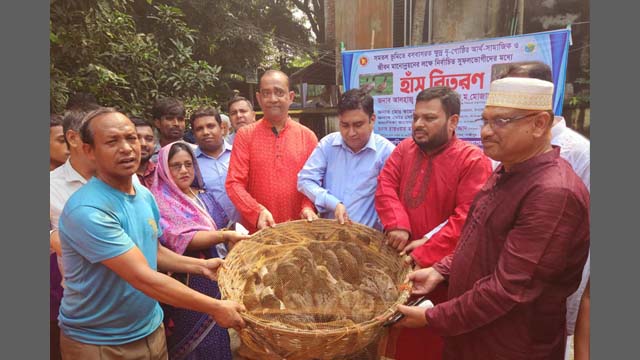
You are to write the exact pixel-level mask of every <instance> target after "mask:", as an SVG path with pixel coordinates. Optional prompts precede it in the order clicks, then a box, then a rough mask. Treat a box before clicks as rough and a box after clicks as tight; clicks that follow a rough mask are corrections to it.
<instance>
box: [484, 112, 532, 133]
mask: <svg viewBox="0 0 640 360" xmlns="http://www.w3.org/2000/svg"><path fill="white" fill-rule="evenodd" d="M542 112H544V111H538V112H536V113H532V114H526V115H521V116H515V117H511V118H496V119H492V120H489V119H485V118H484V117H482V118H480V119H479V120H482V126H484V125H487V124H488V125H489V126H491V128H492V129H499V128H503V127H505V126H507V124H509V123H510V122H513V121H516V120H520V119H525V118H528V117H530V116H534V115H538V114H540V113H542Z"/></svg>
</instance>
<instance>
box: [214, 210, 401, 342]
mask: <svg viewBox="0 0 640 360" xmlns="http://www.w3.org/2000/svg"><path fill="white" fill-rule="evenodd" d="M307 225H310V226H323V227H331V228H334V229H336V230H339V229H347V230H351V231H353V230H356V232H358V231H359V232H362V233H365V234H367V233H369V234H371V235H373V236H372V237H371V240H372V241H376V242H379V244H376V245H378V246H386V245H383V244H382V241H383V238H384V235H383V234H382V233H381V232H379V231H377V230H375V229H372V228H370V227H367V226H365V225H362V224H357V223H352V224H345V225H340V224H338V223H337V222H336V221H335V220H328V219H317V220H314V221H313V222H311V223H309V222H308V221H307V220H295V221H289V222H285V223H280V224H277V225H276V226H275V227H273V228H265V229H262V230H260V231H258V232H256V233H255V234H253V236H252V238H254V237H261V236H264V235H265V233H266V234H268V233H270V232H274V231H278V230H279V229H283V228H288V227H293V226H295V227H301V226H307ZM274 234H277V232H276V233H274ZM248 240H251V239H248ZM392 251H395V250H392ZM237 254H238V253H237V252H234V251H233V250H232V251H230V252H229V254H228V255H227V258H226V260H225V263H230V262H233V261H234V258H235V257H236V256H238V255H237ZM397 261H398V263H399V264H400V268H401V271H402V272H404V274H403V275H406V274H407V273H408V272H409V271H410V270H411V269H410V267H409V265H408V264H406V263H404V261H403V260H402V258H401V257H399V256H398V257H397ZM230 276H232V275H231V274H230V271H229V270H228V269H226V266H225V267H222V268H221V269H220V270H219V272H218V283H219V288H220V293H221V295H222V298H223V299H227V300H234V301H238V302H241V301H240V299H235V298H233V297H232V294H233V292H234V291H233V290H234V289H232V288H230V286H231V285H230V284H232V283H233V281H230V280H231V279H230V278H229V277H230ZM243 285H244V284H243ZM410 288H411V283H408V282H403V284H402V288H401V289H399V295H398V298H397V299H396V301H395V302H394V303H393V305H391V306H390V307H389V308H387V309H386V310H385V312H384V313H382V314H381V315H378V316H376V317H375V318H373V319H370V320H367V321H364V322H361V323H356V324H354V325H350V326H345V327H342V328H336V329H299V328H295V327H292V326H287V325H285V324H282V325H280V324H281V323H278V322H274V321H272V320H264V319H262V318H260V317H258V316H254V315H251V314H249V313H246V312H242V313H241V314H240V315H241V316H242V318H243V319H244V321H245V322H246V323H247V327H248V328H253V331H256V332H261V333H263V332H265V331H277V332H278V333H280V334H281V335H283V336H286V335H290V336H293V337H303V338H312V337H313V338H316V337H326V338H327V339H329V338H336V339H338V338H342V337H347V336H351V335H354V334H362V335H364V334H366V333H368V332H370V334H369V336H370V337H371V339H370V340H373V338H374V337H375V336H374V335H376V334H375V332H377V331H378V330H379V331H382V323H384V321H385V320H386V319H387V318H388V317H389V316H391V315H392V314H393V313H394V312H395V311H396V308H397V305H398V304H404V303H405V302H406V300H407V299H408V298H409V293H410ZM377 327H379V328H380V329H376V328H377ZM243 331H245V330H243Z"/></svg>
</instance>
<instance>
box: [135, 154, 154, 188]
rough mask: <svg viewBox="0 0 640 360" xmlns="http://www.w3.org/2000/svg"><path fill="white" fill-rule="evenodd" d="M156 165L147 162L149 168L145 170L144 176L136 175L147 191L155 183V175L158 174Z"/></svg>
mask: <svg viewBox="0 0 640 360" xmlns="http://www.w3.org/2000/svg"><path fill="white" fill-rule="evenodd" d="M156 166H157V165H156V163H154V162H153V161H151V160H149V161H148V162H147V168H146V169H145V170H144V174H142V175H139V174H136V175H137V177H138V180H140V183H141V184H142V185H144V187H146V188H147V189H148V188H150V187H151V183H153V175H154V174H155V173H156Z"/></svg>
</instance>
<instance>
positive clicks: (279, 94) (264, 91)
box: [260, 88, 287, 98]
mask: <svg viewBox="0 0 640 360" xmlns="http://www.w3.org/2000/svg"><path fill="white" fill-rule="evenodd" d="M272 94H275V95H276V97H279V98H281V97H284V96H285V95H287V91H286V90H284V89H280V88H275V89H273V91H271V90H268V89H260V95H262V97H265V98H269V97H271V95H272Z"/></svg>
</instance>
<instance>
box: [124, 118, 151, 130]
mask: <svg viewBox="0 0 640 360" xmlns="http://www.w3.org/2000/svg"><path fill="white" fill-rule="evenodd" d="M128 118H129V119H130V120H131V122H132V123H133V125H135V126H136V127H138V126H149V127H151V128H153V126H151V124H149V123H148V122H147V121H146V120H145V119H143V118H141V117H137V116H128Z"/></svg>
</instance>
